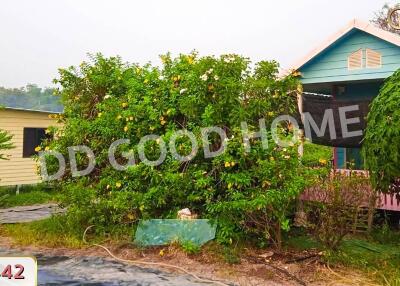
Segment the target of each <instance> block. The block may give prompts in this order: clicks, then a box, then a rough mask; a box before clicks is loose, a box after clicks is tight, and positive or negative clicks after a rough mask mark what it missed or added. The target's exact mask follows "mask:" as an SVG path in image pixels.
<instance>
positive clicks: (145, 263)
mask: <svg viewBox="0 0 400 286" xmlns="http://www.w3.org/2000/svg"><path fill="white" fill-rule="evenodd" d="M93 227H94V225H91V226H88V227H87V228H86V229H85V231H84V233H83V236H82V240H83V242H84V243H86V244H89V245H92V246H97V247H100V248H102V249H104V250H105V251H106V252H107V253H108V254H109V255H110V256H111V257H112V258H114V259H115V260H117V261H120V262H124V263H129V264H133V265H136V266H139V265H149V266H160V267H165V268H173V269H177V270H179V271H181V272H184V273H186V274H188V275H190V276H192V277H193V278H194V279H195V280H197V281H199V282H202V283H213V284H216V285H221V286H230V284H226V283H224V282H221V281H217V280H211V279H203V278H200V277H198V276H197V275H196V274H194V273H192V272H190V271H188V270H186V269H184V268H182V267H180V266H176V265H172V264H166V263H158V262H147V261H141V260H130V259H123V258H119V257H117V256H115V255H114V254H113V253H112V252H111V250H109V249H108V248H107V247H105V246H104V245H101V244H97V243H88V242H87V240H86V234H87V232H88V230H89V229H91V228H93Z"/></svg>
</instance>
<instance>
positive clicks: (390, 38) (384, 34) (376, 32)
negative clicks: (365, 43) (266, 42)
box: [290, 19, 400, 70]
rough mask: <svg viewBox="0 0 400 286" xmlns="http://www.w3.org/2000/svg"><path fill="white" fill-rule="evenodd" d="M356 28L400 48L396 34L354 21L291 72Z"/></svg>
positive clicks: (301, 61)
mask: <svg viewBox="0 0 400 286" xmlns="http://www.w3.org/2000/svg"><path fill="white" fill-rule="evenodd" d="M354 28H356V29H359V30H361V31H364V32H366V33H368V34H371V35H373V36H375V37H378V38H381V39H382V40H385V41H387V42H389V43H392V44H394V45H396V46H400V37H399V36H397V35H396V34H393V33H390V32H388V31H384V30H382V29H379V28H377V27H375V26H374V25H373V24H370V23H368V22H364V21H361V20H357V19H353V20H351V21H350V22H349V23H348V24H347V25H346V26H345V27H344V28H342V29H340V30H339V31H337V32H336V33H335V34H334V35H332V36H331V37H329V38H328V39H327V40H326V41H325V42H323V43H322V44H321V45H319V46H318V47H316V48H315V49H314V50H312V51H311V52H310V53H309V54H308V55H306V56H305V57H304V58H302V59H301V60H299V61H298V62H297V63H296V64H294V65H293V66H292V67H291V69H290V70H298V69H299V68H300V67H302V66H303V65H304V64H306V63H307V62H308V61H310V60H312V59H313V58H314V57H315V56H317V55H318V54H319V53H321V52H322V51H323V50H325V49H326V48H328V47H329V46H330V45H332V44H333V43H334V42H336V41H337V40H338V39H340V38H341V37H343V36H344V35H346V34H347V33H348V32H350V31H351V30H353V29H354Z"/></svg>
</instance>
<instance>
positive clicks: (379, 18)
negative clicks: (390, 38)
mask: <svg viewBox="0 0 400 286" xmlns="http://www.w3.org/2000/svg"><path fill="white" fill-rule="evenodd" d="M390 9H391V7H390V6H389V4H387V3H386V4H385V5H383V7H382V9H381V10H379V11H377V12H375V15H374V18H373V19H372V20H371V22H372V23H373V24H375V25H376V26H377V27H378V28H381V29H382V30H385V31H389V32H392V33H395V34H398V35H400V30H397V29H394V28H393V27H392V26H390V24H389V21H388V14H389V11H390ZM392 16H393V17H392V21H393V23H399V20H400V17H399V16H398V14H397V13H393V15H392Z"/></svg>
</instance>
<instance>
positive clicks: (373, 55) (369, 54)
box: [365, 49, 382, 68]
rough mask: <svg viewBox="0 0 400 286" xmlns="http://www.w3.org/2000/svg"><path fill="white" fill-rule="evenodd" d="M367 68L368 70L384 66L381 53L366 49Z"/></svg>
mask: <svg viewBox="0 0 400 286" xmlns="http://www.w3.org/2000/svg"><path fill="white" fill-rule="evenodd" d="M365 56H366V57H365V66H366V67H367V68H380V67H381V66H382V56H381V54H380V53H378V52H376V51H374V50H371V49H366V54H365Z"/></svg>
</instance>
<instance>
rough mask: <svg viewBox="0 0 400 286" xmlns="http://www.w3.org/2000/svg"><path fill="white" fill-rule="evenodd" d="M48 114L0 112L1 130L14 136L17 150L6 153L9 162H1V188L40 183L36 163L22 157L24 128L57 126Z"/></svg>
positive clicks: (15, 111)
mask: <svg viewBox="0 0 400 286" xmlns="http://www.w3.org/2000/svg"><path fill="white" fill-rule="evenodd" d="M48 115H49V114H48V113H43V112H32V111H22V110H21V111H20V110H10V109H6V110H0V129H3V130H6V131H8V132H9V133H10V134H12V135H13V139H12V142H13V144H14V146H15V148H13V149H11V150H6V151H4V153H5V154H6V155H7V156H9V157H8V158H9V160H0V186H9V185H23V184H35V183H38V182H39V181H40V178H39V176H38V175H37V173H36V170H37V167H36V162H35V161H34V160H33V159H32V158H23V157H22V146H23V129H24V127H34V128H48V127H49V126H54V125H56V124H57V123H56V121H55V120H54V119H50V118H49V117H48Z"/></svg>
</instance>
